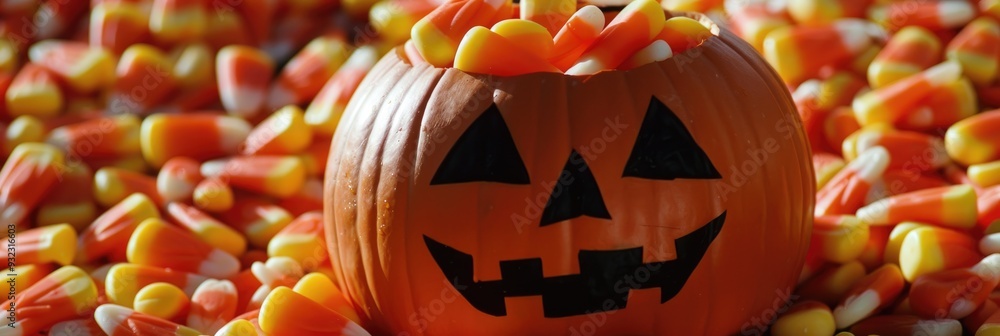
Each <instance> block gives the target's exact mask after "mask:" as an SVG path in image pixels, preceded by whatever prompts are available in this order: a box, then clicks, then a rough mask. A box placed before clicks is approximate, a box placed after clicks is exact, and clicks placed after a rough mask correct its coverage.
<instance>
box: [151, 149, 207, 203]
mask: <svg viewBox="0 0 1000 336" xmlns="http://www.w3.org/2000/svg"><path fill="white" fill-rule="evenodd" d="M201 180H202V176H201V165H200V164H199V163H198V161H195V160H192V159H189V158H186V157H183V156H178V157H174V158H172V159H170V160H167V162H166V163H165V164H163V168H161V169H160V173H159V174H158V175H156V191H157V192H159V195H160V197H162V198H163V200H164V201H167V202H176V201H185V200H189V199H191V196H192V195H193V194H194V188H195V185H197V184H198V183H199V182H201Z"/></svg>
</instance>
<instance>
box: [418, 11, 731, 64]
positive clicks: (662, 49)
mask: <svg viewBox="0 0 1000 336" xmlns="http://www.w3.org/2000/svg"><path fill="white" fill-rule="evenodd" d="M515 9H516V10H515ZM610 17H611V19H610V22H606V20H607V16H606V15H605V13H602V12H601V10H600V9H598V8H597V7H595V6H593V5H586V6H578V5H577V1H576V0H524V1H522V2H521V3H520V4H519V6H514V5H513V4H512V3H511V1H510V0H453V1H450V2H448V3H445V4H443V5H442V6H440V7H438V8H437V9H435V10H434V11H432V12H431V13H430V14H428V15H427V16H425V17H424V18H422V19H420V21H418V22H417V23H416V24H414V26H413V29H412V31H411V38H412V40H411V41H410V42H408V43H407V45H406V54H407V56H408V57H409V59H410V61H411V62H426V63H428V64H430V65H433V66H435V67H441V68H446V67H454V68H456V69H459V70H462V71H465V72H469V73H480V74H492V75H500V76H516V75H522V74H528V73H535V72H553V73H564V74H567V75H574V76H578V75H592V74H596V73H599V72H602V71H611V70H630V69H634V68H637V67H640V66H642V65H646V64H649V63H654V62H659V61H663V60H666V59H668V58H670V57H672V56H673V55H676V54H680V53H682V52H684V51H687V50H688V49H691V48H694V47H697V46H699V45H701V44H702V43H703V42H704V41H705V40H707V39H708V38H709V37H711V36H712V33H711V32H710V30H709V28H708V27H705V25H704V24H702V23H701V22H698V21H696V20H694V19H691V18H688V17H680V16H678V17H669V16H668V15H667V14H665V12H664V10H663V7H661V5H660V3H659V2H657V1H655V0H638V1H633V2H631V3H629V4H628V5H627V6H625V8H624V9H622V10H621V12H619V13H617V14H612V15H610Z"/></svg>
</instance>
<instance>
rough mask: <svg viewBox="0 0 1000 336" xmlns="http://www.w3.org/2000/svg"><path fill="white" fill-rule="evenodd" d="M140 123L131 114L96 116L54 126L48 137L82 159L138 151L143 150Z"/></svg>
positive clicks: (132, 153)
mask: <svg viewBox="0 0 1000 336" xmlns="http://www.w3.org/2000/svg"><path fill="white" fill-rule="evenodd" d="M139 123H140V120H139V118H137V117H136V116H135V115H131V114H124V115H119V116H113V117H102V118H95V119H91V120H87V121H84V122H80V123H74V124H70V125H66V126H62V127H58V128H56V129H53V130H52V132H51V133H49V136H48V139H47V140H46V141H47V142H48V143H50V144H52V145H54V146H56V147H58V148H59V149H61V150H63V151H64V152H66V153H68V154H69V155H70V156H71V157H77V158H81V159H88V158H117V157H122V156H128V155H135V154H139V153H140V148H139Z"/></svg>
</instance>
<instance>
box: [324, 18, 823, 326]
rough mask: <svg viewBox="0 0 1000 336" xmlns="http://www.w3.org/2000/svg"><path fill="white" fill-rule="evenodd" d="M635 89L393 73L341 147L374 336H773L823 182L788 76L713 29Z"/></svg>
mask: <svg viewBox="0 0 1000 336" xmlns="http://www.w3.org/2000/svg"><path fill="white" fill-rule="evenodd" d="M691 17H693V18H696V19H698V20H699V21H700V22H701V23H702V24H704V25H706V26H707V27H709V28H710V30H711V32H712V33H713V35H714V36H712V37H711V38H709V39H708V40H707V41H706V42H705V43H704V44H702V45H701V46H699V47H697V48H695V49H692V50H689V51H687V52H685V53H684V54H680V55H676V56H675V57H673V58H670V59H667V60H665V61H662V62H657V63H652V64H647V65H645V66H642V67H639V68H636V69H633V70H629V71H605V72H601V73H599V74H596V75H593V76H587V77H574V76H567V75H563V74H557V73H535V74H528V75H521V76H513V77H498V76H490V75H481V74H470V73H465V72H462V71H459V70H456V69H453V68H449V69H443V68H434V67H432V66H430V65H427V64H414V63H411V62H410V61H409V60H408V58H407V57H406V55H405V53H404V51H403V50H402V49H396V50H395V51H393V52H390V53H389V54H388V55H387V56H385V57H384V58H383V59H382V60H381V61H380V62H379V63H378V65H377V66H376V67H375V69H374V70H373V71H372V72H371V73H370V74H369V76H368V77H367V78H366V79H365V80H364V82H363V83H362V84H361V86H360V88H359V90H358V92H357V94H356V95H355V96H354V97H353V98H352V100H351V102H350V103H349V105H348V107H347V110H346V111H345V113H344V116H343V119H342V121H341V123H340V125H339V127H338V129H337V132H336V135H335V137H334V139H333V147H332V151H331V156H330V158H329V164H328V168H327V174H326V181H325V195H324V197H325V202H326V203H325V217H326V218H325V220H326V225H327V230H326V234H327V239H328V240H329V242H330V243H329V244H328V246H329V250H330V255H331V260H332V267H333V272H334V273H335V279H334V280H335V281H336V282H337V284H338V285H339V286H340V288H341V289H342V290H343V291H344V293H345V295H346V296H347V297H348V299H349V300H350V301H351V302H353V303H354V304H355V305H356V306H357V308H358V312H359V314H360V315H361V319H362V322H363V324H364V327H365V328H366V329H368V330H371V331H373V332H374V333H376V334H398V335H425V334H426V335H460V334H513V335H526V334H541V335H560V334H577V335H591V334H615V335H620V334H629V335H639V334H658V335H666V334H670V335H696V334H707V335H723V334H738V333H741V332H743V333H747V332H750V333H752V334H754V333H760V332H762V331H763V329H761V328H762V326H764V325H766V324H767V323H768V322H769V321H768V320H767V319H770V318H773V317H774V315H775V313H776V310H779V309H782V308H783V306H784V305H786V304H789V303H791V302H787V300H788V299H789V298H788V295H789V293H790V292H791V291H792V289H793V288H794V285H795V282H796V280H797V279H798V276H799V273H800V270H801V268H802V264H803V262H804V258H805V251H806V249H807V244H808V241H809V235H810V228H811V214H812V212H813V203H814V200H813V195H814V189H815V185H814V178H813V172H812V165H811V163H810V162H811V160H810V152H809V149H808V145H807V142H806V137H805V134H804V132H803V131H802V129H801V125H800V120H799V118H798V115H797V113H796V112H795V108H794V106H793V103H792V100H791V97H790V95H789V93H788V92H787V89H786V88H785V87H784V84H782V82H781V80H780V78H779V77H778V75H777V74H776V73H775V72H774V71H773V70H772V69H771V68H770V67H769V66H768V65H767V63H766V62H765V61H764V60H763V59H762V58H761V57H759V56H758V55H757V54H756V52H755V51H754V50H753V48H752V47H751V46H750V45H748V44H747V43H745V42H743V41H742V40H740V39H739V38H738V37H736V36H735V35H733V34H732V33H730V32H728V31H726V30H722V29H720V28H719V27H718V26H716V25H715V24H713V23H712V22H710V21H709V20H708V19H707V18H705V17H703V16H700V15H691Z"/></svg>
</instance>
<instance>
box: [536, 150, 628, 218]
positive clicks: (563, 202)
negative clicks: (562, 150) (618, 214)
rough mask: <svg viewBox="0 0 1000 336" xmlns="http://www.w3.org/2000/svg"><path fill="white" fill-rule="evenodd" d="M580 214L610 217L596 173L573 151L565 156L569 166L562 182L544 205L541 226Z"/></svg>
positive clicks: (565, 168)
mask: <svg viewBox="0 0 1000 336" xmlns="http://www.w3.org/2000/svg"><path fill="white" fill-rule="evenodd" d="M580 216H590V217H594V218H604V219H611V214H609V213H608V208H607V206H605V205H604V197H603V196H601V189H600V188H598V187H597V180H595V179H594V173H593V172H591V171H590V166H587V162H585V161H583V157H582V156H580V154H579V153H577V152H576V150H574V151H572V152H571V153H570V154H569V158H568V159H566V165H565V166H564V167H563V171H562V173H561V174H560V175H559V183H558V184H557V185H556V187H555V190H552V195H550V196H549V201H548V202H547V203H546V204H545V211H543V212H542V223H541V225H540V226H546V225H549V224H555V223H558V222H561V221H564V220H567V219H573V218H577V217H580Z"/></svg>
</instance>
